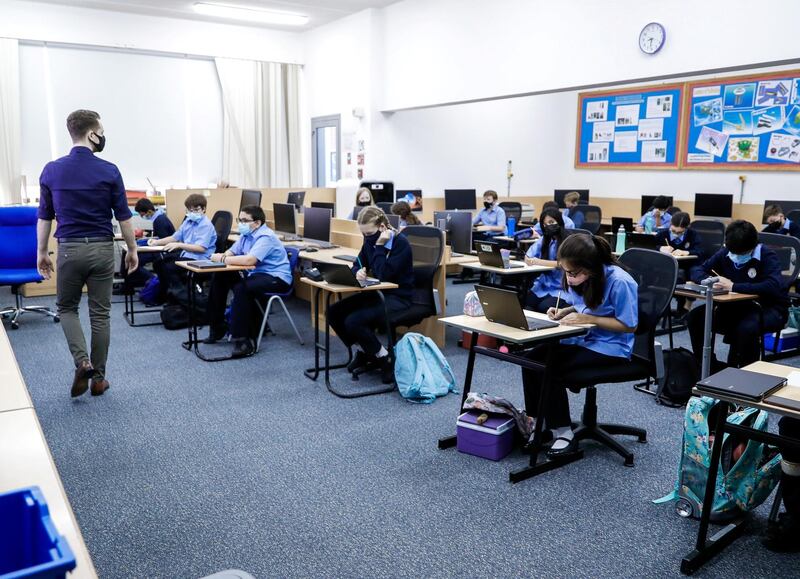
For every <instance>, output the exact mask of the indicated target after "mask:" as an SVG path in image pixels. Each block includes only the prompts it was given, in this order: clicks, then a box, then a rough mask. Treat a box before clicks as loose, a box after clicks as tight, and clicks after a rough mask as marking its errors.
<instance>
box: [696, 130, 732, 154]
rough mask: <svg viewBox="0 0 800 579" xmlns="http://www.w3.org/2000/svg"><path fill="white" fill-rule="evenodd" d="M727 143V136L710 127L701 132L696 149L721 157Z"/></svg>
mask: <svg viewBox="0 0 800 579" xmlns="http://www.w3.org/2000/svg"><path fill="white" fill-rule="evenodd" d="M727 142H728V135H727V134H725V133H721V132H719V131H715V130H714V129H712V128H710V127H703V129H702V130H701V131H700V136H699V137H698V138H697V143H695V148H696V149H700V150H701V151H705V152H706V153H711V154H712V155H714V156H715V157H719V156H720V155H722V152H723V151H724V150H725V144H726V143H727Z"/></svg>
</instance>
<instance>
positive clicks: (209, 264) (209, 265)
mask: <svg viewBox="0 0 800 579" xmlns="http://www.w3.org/2000/svg"><path fill="white" fill-rule="evenodd" d="M186 265H191V266H192V267H196V268H197V269H219V268H221V267H225V264H224V263H218V262H216V261H211V260H210V259H198V260H195V261H188V262H186Z"/></svg>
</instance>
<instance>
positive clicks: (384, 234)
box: [375, 229, 392, 245]
mask: <svg viewBox="0 0 800 579" xmlns="http://www.w3.org/2000/svg"><path fill="white" fill-rule="evenodd" d="M391 238H392V230H391V229H384V230H383V231H381V234H380V236H379V237H378V241H376V242H375V245H386V244H387V243H389V240H390V239H391Z"/></svg>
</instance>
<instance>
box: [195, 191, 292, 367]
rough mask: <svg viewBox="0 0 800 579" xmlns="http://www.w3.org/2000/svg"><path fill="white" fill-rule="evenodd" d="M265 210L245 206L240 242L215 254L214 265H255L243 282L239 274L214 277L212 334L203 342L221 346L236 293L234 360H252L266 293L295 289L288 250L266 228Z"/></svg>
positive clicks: (210, 311) (210, 299)
mask: <svg viewBox="0 0 800 579" xmlns="http://www.w3.org/2000/svg"><path fill="white" fill-rule="evenodd" d="M265 223H266V217H265V215H264V210H263V209H261V207H258V206H257V205H246V206H245V207H242V209H241V210H240V211H239V219H238V229H239V235H240V237H239V240H238V241H237V242H236V243H234V244H233V246H232V247H231V248H230V249H228V250H227V251H225V252H224V253H215V254H213V255H212V256H211V261H216V262H219V263H224V264H230V265H252V266H254V268H253V269H251V270H249V271H248V272H246V275H245V277H244V278H242V277H241V276H240V275H239V272H222V273H215V274H214V278H213V281H212V282H211V291H210V293H209V296H208V316H209V326H210V329H209V333H208V338H206V339H205V340H204V341H203V342H204V343H206V344H213V343H215V342H218V341H219V340H221V339H222V338H223V337H225V334H226V333H227V332H228V327H227V325H226V323H225V305H226V303H227V301H228V292H229V291H231V290H233V301H232V302H231V324H230V333H231V337H232V338H233V341H234V349H233V353H232V357H234V358H244V357H245V356H250V355H251V354H252V353H253V352H254V350H255V346H254V344H253V341H252V340H251V338H250V321H251V320H255V319H258V317H259V315H260V312H259V311H258V309H257V308H256V300H257V299H258V298H260V297H262V296H263V295H264V294H265V293H268V292H269V293H283V292H286V291H288V290H289V288H290V287H291V285H292V270H291V268H290V267H289V257H288V256H287V254H286V249H285V248H284V247H283V244H282V243H281V242H280V240H279V239H278V237H277V236H276V235H275V232H274V231H272V230H271V229H270V228H269V227H267V226H266V224H265Z"/></svg>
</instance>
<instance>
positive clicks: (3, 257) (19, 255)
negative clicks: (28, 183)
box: [0, 206, 38, 269]
mask: <svg viewBox="0 0 800 579" xmlns="http://www.w3.org/2000/svg"><path fill="white" fill-rule="evenodd" d="M37 221H38V217H37V216H36V207H27V206H12V207H0V268H2V269H36V223H37Z"/></svg>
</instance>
